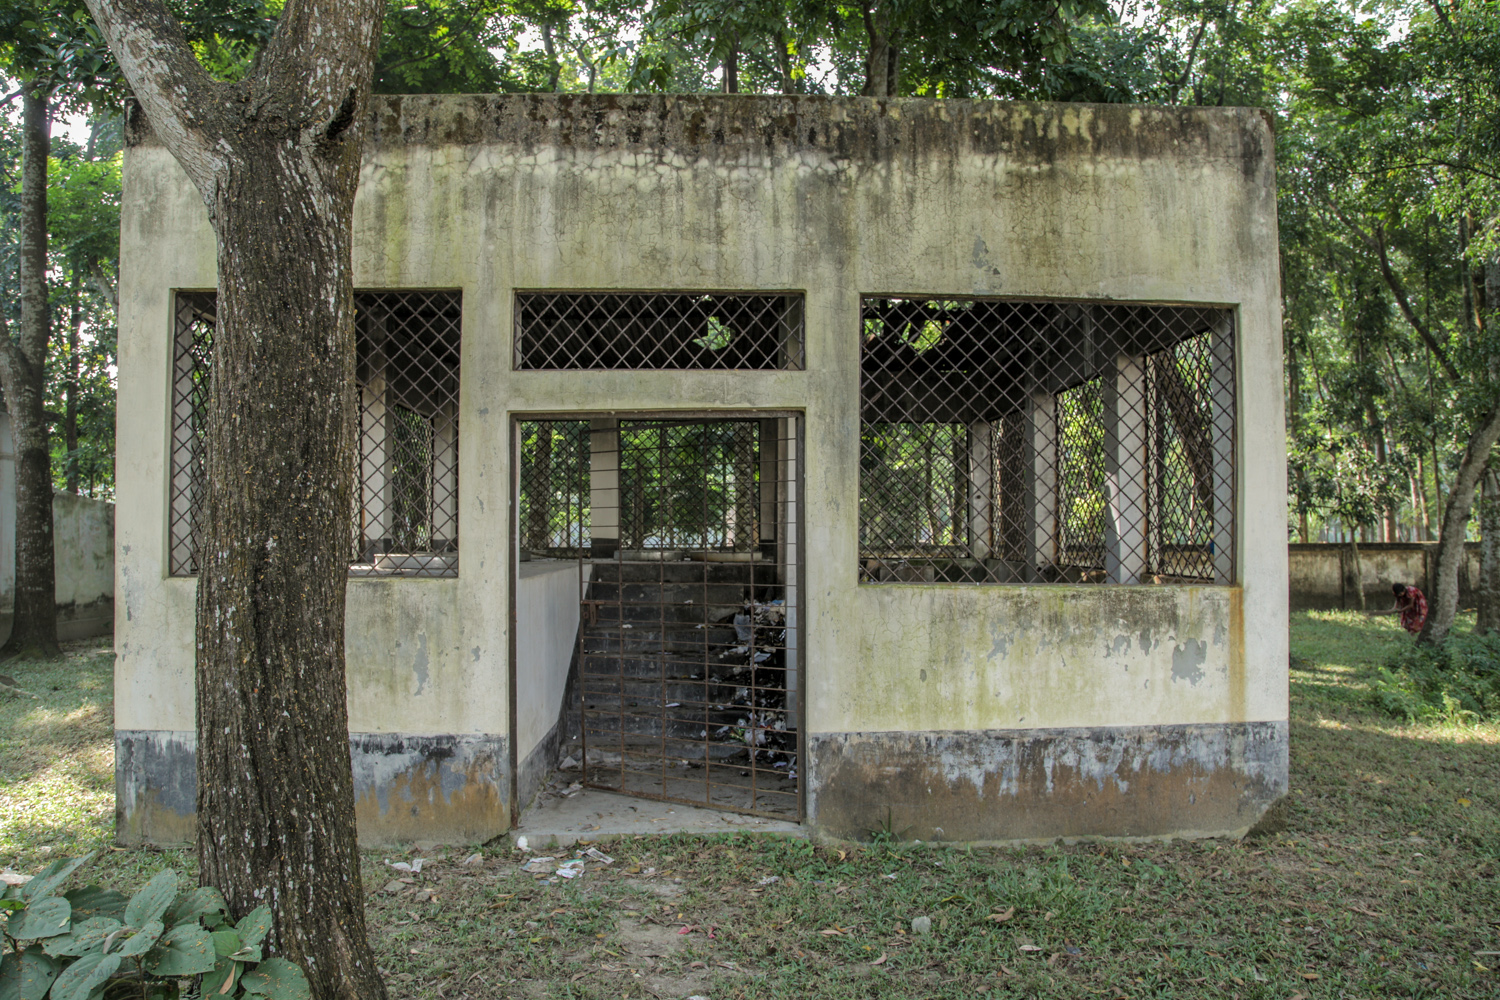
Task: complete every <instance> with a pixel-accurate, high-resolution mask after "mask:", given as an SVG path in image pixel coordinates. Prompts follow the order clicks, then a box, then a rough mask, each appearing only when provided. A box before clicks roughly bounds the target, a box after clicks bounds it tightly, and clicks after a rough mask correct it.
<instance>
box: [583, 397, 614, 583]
mask: <svg viewBox="0 0 1500 1000" xmlns="http://www.w3.org/2000/svg"><path fill="white" fill-rule="evenodd" d="M589 538H590V545H591V547H592V552H593V558H595V559H609V558H612V557H613V556H614V554H615V553H616V552H617V551H618V550H619V548H620V421H619V420H617V419H615V418H614V417H596V418H594V419H593V420H590V421H589Z"/></svg>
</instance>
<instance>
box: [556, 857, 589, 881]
mask: <svg viewBox="0 0 1500 1000" xmlns="http://www.w3.org/2000/svg"><path fill="white" fill-rule="evenodd" d="M583 872H584V866H583V859H582V858H574V859H573V860H572V861H564V862H563V863H562V864H560V865H558V866H557V874H558V876H559V877H561V878H577V877H578V876H580V875H582V874H583Z"/></svg>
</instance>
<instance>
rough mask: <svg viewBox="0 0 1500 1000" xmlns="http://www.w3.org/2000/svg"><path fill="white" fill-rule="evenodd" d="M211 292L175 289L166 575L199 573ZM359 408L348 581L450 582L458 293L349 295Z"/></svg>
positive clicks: (454, 537)
mask: <svg viewBox="0 0 1500 1000" xmlns="http://www.w3.org/2000/svg"><path fill="white" fill-rule="evenodd" d="M216 299H217V296H216V294H215V293H214V292H178V293H177V308H176V337H175V345H174V359H173V383H174V384H173V392H172V461H171V475H172V483H171V500H170V509H171V517H170V524H169V536H170V559H169V572H170V573H171V575H173V576H192V575H194V574H195V573H197V572H198V537H197V533H196V530H195V528H194V525H195V524H196V522H197V519H198V517H199V514H200V511H201V509H202V503H203V485H202V484H203V448H204V442H205V438H204V420H205V419H206V416H207V410H208V380H209V373H210V369H211V364H210V361H211V358H212V353H213V329H214V309H215V305H216ZM354 303H355V381H356V386H355V391H356V393H357V395H358V410H359V418H358V419H359V467H358V481H357V483H356V488H357V498H356V505H355V510H354V512H353V513H354V523H353V536H352V538H351V539H350V555H349V559H350V563H351V566H350V573H351V574H354V575H359V576H456V575H457V573H458V379H459V348H460V344H459V340H460V326H461V319H462V312H463V309H462V297H461V295H460V293H458V292H374V291H366V292H356V293H355V296H354Z"/></svg>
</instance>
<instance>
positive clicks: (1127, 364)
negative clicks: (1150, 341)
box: [1102, 354, 1149, 583]
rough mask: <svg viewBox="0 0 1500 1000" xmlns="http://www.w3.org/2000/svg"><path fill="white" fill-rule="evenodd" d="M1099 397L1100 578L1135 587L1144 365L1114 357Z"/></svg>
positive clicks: (1140, 553) (1142, 539)
mask: <svg viewBox="0 0 1500 1000" xmlns="http://www.w3.org/2000/svg"><path fill="white" fill-rule="evenodd" d="M1102 395H1103V397H1104V489H1105V494H1106V497H1105V499H1106V501H1107V502H1108V505H1109V509H1108V516H1107V517H1106V518H1105V522H1104V572H1105V579H1106V580H1107V581H1108V582H1110V583H1140V582H1141V579H1142V578H1143V577H1144V576H1145V575H1146V502H1147V501H1146V498H1147V496H1148V495H1149V494H1148V493H1147V484H1146V466H1147V461H1146V405H1145V401H1146V364H1145V359H1144V358H1143V357H1141V356H1140V355H1136V354H1117V355H1115V360H1114V365H1113V369H1112V370H1109V369H1106V371H1105V372H1104V379H1103V393H1102Z"/></svg>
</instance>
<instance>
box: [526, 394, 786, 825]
mask: <svg viewBox="0 0 1500 1000" xmlns="http://www.w3.org/2000/svg"><path fill="white" fill-rule="evenodd" d="M548 423H551V426H550V427H548V429H547V430H545V431H544V432H543V431H540V430H538V431H528V430H527V428H529V427H537V428H541V427H543V426H544V425H546V424H548ZM562 427H566V428H567V430H566V431H565V432H560V431H557V430H556V428H562ZM798 440H799V433H798V421H797V419H796V418H795V417H775V418H761V417H756V418H752V419H744V418H715V419H693V420H665V421H664V420H629V419H624V420H616V419H594V420H591V421H588V422H582V421H574V422H568V423H566V424H563V423H561V422H555V423H554V422H537V423H536V424H535V425H532V424H526V425H523V440H522V456H521V465H522V468H521V477H522V510H521V511H520V525H521V529H522V542H523V544H525V545H529V546H530V547H531V548H532V549H533V550H535V549H536V548H537V547H538V546H539V545H542V544H544V543H551V544H550V551H551V552H552V554H562V552H563V551H565V550H566V551H570V552H571V553H574V554H577V555H578V565H579V593H580V598H581V602H582V605H581V606H582V615H581V619H580V625H579V630H578V655H577V660H576V663H577V668H576V669H577V673H576V676H575V681H576V698H577V702H576V704H577V714H576V715H575V716H574V718H575V720H576V725H577V727H578V732H579V735H580V736H581V742H582V744H583V754H582V758H583V768H584V774H583V783H584V784H585V785H586V786H588V787H592V788H601V789H607V790H610V791H616V792H623V793H626V794H630V795H636V796H641V797H644V798H652V799H663V800H669V801H674V802H682V803H685V804H690V805H697V806H708V807H712V808H715V809H725V810H734V811H738V812H746V813H755V814H758V815H766V816H774V817H777V818H783V819H798V820H800V819H801V818H802V796H801V794H800V780H799V763H800V760H801V757H800V750H801V745H800V742H801V732H800V728H801V727H800V725H799V724H798V719H799V715H800V706H799V699H798V694H799V688H800V687H801V686H802V685H801V683H800V679H801V670H800V668H801V658H800V647H801V645H802V644H801V643H800V642H799V638H800V618H799V614H798V605H797V597H798V593H799V588H798V563H799V561H800V560H799V539H798V513H799V509H800V498H799V496H798V490H797V483H798V481H799V479H800V476H799V463H800V457H799V454H798V447H797V443H798ZM543 441H545V443H544V444H542V443H539V442H543ZM528 442H538V443H534V444H531V445H530V446H529V447H528ZM543 456H545V464H546V475H547V477H548V478H549V483H548V484H546V485H543V484H541V483H536V482H535V480H537V479H538V478H539V477H540V476H541V474H542V472H543V469H542V464H541V463H542V459H543ZM559 458H561V461H559V460H558V459H559ZM570 462H571V463H573V464H572V468H571V470H568V469H567V466H568V465H569V464H570ZM528 476H529V477H530V478H531V479H532V480H533V482H534V485H532V486H531V487H530V488H529V489H528V485H527V482H528ZM552 480H559V481H560V480H566V484H564V485H563V486H562V487H561V488H559V487H558V486H557V485H555V484H554V483H553V482H552Z"/></svg>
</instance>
